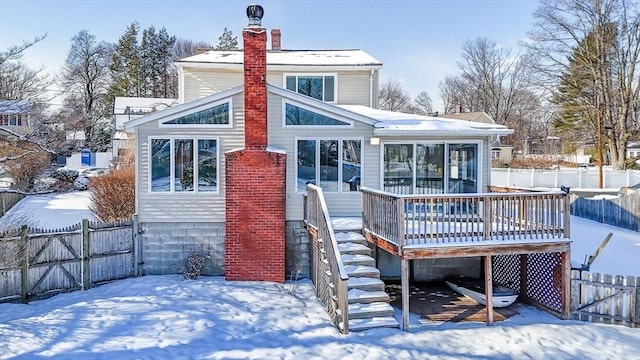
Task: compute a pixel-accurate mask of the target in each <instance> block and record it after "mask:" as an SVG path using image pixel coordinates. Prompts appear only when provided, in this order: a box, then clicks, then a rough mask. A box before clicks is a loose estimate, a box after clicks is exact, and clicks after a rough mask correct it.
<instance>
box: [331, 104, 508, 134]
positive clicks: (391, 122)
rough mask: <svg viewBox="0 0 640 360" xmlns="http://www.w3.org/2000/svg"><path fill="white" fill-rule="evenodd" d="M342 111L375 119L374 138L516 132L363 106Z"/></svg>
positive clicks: (343, 106) (502, 126) (484, 124)
mask: <svg viewBox="0 0 640 360" xmlns="http://www.w3.org/2000/svg"><path fill="white" fill-rule="evenodd" d="M338 107H340V108H343V109H345V110H348V111H351V112H354V113H356V114H360V115H363V116H366V117H369V118H371V119H374V120H375V121H376V123H375V125H374V127H375V129H374V134H375V135H380V136H384V135H387V136H421V135H422V136H424V135H430V136H490V135H509V134H512V133H513V130H512V129H509V128H507V127H506V126H504V125H498V124H487V123H478V122H471V121H465V120H457V119H447V118H442V117H433V116H423V115H415V114H405V113H399V112H393V111H386V110H379V109H372V108H369V107H367V106H362V105H338Z"/></svg>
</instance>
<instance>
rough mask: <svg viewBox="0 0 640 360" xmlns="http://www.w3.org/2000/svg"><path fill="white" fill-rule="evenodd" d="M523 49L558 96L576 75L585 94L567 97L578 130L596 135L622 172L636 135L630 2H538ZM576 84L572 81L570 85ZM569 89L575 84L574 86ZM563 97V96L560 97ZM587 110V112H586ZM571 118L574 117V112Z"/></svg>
mask: <svg viewBox="0 0 640 360" xmlns="http://www.w3.org/2000/svg"><path fill="white" fill-rule="evenodd" d="M534 16H535V18H536V24H535V25H536V26H535V30H534V31H533V32H532V33H531V34H530V38H531V40H532V41H531V42H529V43H528V44H527V46H528V48H529V49H530V51H531V53H532V54H533V56H535V57H536V58H538V59H540V60H541V61H540V63H539V65H538V66H537V67H536V70H537V72H538V73H539V74H541V75H542V76H543V80H544V84H545V85H546V86H547V88H548V89H549V90H550V91H552V92H553V94H554V95H559V93H560V91H561V90H563V89H566V86H567V85H571V81H569V82H566V81H565V84H564V85H565V87H564V88H563V87H562V86H560V85H561V80H562V79H565V80H567V79H568V78H567V75H568V74H571V73H572V72H574V73H575V71H576V70H577V69H580V72H581V75H580V78H581V79H582V80H585V79H590V84H589V86H588V87H589V88H591V90H590V91H582V90H584V89H585V87H586V86H585V85H584V84H583V85H581V86H579V89H580V90H581V91H573V92H572V94H573V96H574V98H575V99H576V101H575V102H574V103H575V104H582V106H583V110H582V112H581V113H582V115H580V116H581V117H582V120H583V123H584V126H588V127H589V128H590V132H591V133H592V134H596V135H598V134H600V136H601V137H602V138H604V142H605V143H606V145H607V147H608V154H609V156H610V157H611V164H612V165H613V166H614V168H618V169H621V168H624V164H625V156H626V154H625V150H626V144H627V141H628V140H629V139H630V138H632V136H633V135H634V133H637V131H638V100H639V97H638V95H639V91H640V87H639V85H638V75H637V70H638V64H639V63H640V11H639V9H638V4H637V2H635V1H631V0H588V1H585V0H542V1H541V6H540V7H539V8H538V10H537V11H536V12H535V14H534ZM575 79H577V78H576V77H574V80H575ZM574 83H575V82H574ZM566 94H567V92H565V94H564V95H566ZM589 109H591V110H589ZM574 114H576V113H575V112H574Z"/></svg>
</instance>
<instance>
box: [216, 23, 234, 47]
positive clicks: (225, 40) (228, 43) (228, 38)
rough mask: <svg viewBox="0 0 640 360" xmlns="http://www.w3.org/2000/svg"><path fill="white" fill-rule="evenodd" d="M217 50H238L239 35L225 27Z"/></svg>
mask: <svg viewBox="0 0 640 360" xmlns="http://www.w3.org/2000/svg"><path fill="white" fill-rule="evenodd" d="M216 50H238V37H237V36H233V32H232V31H231V30H227V28H224V31H223V32H222V35H220V37H219V38H218V46H216Z"/></svg>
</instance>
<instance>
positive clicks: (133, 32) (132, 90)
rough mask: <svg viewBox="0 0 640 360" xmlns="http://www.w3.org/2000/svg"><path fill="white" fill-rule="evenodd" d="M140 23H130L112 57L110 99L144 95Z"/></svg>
mask: <svg viewBox="0 0 640 360" xmlns="http://www.w3.org/2000/svg"><path fill="white" fill-rule="evenodd" d="M138 32H139V25H138V23H136V22H134V23H131V25H129V27H128V28H127V30H126V31H125V33H124V34H123V35H122V37H120V40H118V43H117V44H116V45H115V47H114V51H113V55H112V57H111V66H110V67H109V69H110V70H111V78H112V82H111V87H110V89H109V99H110V100H111V101H113V99H114V98H115V97H116V96H142V88H143V86H142V84H141V81H140V80H141V76H140V71H141V58H140V45H139V44H138Z"/></svg>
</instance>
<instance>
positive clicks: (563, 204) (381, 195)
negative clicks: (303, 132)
mask: <svg viewBox="0 0 640 360" xmlns="http://www.w3.org/2000/svg"><path fill="white" fill-rule="evenodd" d="M361 191H362V204H363V207H362V210H363V227H364V229H365V230H366V231H368V232H370V233H372V234H374V235H375V236H377V237H380V238H382V239H385V240H386V241H388V242H390V243H392V244H394V245H396V246H398V251H401V249H402V247H404V246H407V245H418V246H420V245H422V246H437V245H441V244H442V245H445V244H455V243H461V244H465V245H466V244H471V243H483V242H486V241H489V240H491V241H525V240H526V241H536V240H544V239H558V238H569V212H568V205H569V203H568V199H567V198H566V194H565V193H564V192H562V191H549V192H515V193H495V192H494V193H465V194H429V195H400V194H394V193H389V192H385V191H380V190H375V189H370V188H366V187H365V188H362V189H361ZM565 215H566V216H565Z"/></svg>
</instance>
